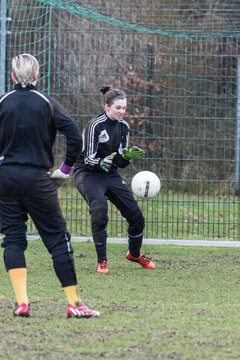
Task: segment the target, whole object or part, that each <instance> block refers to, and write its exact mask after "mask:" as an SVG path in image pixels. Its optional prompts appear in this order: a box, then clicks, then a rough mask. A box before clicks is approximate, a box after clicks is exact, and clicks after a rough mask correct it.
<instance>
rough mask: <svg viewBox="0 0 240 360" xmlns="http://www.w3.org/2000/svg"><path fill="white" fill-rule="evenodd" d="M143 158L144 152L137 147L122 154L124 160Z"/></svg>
mask: <svg viewBox="0 0 240 360" xmlns="http://www.w3.org/2000/svg"><path fill="white" fill-rule="evenodd" d="M144 156H145V152H144V151H143V150H142V149H139V147H137V146H132V147H131V148H130V149H124V150H123V154H122V157H123V158H124V159H125V160H131V159H141V158H144Z"/></svg>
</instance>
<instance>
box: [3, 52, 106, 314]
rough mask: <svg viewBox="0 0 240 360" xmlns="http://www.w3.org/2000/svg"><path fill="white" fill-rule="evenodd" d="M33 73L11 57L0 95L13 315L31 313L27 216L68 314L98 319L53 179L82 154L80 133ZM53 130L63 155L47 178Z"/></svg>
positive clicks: (31, 61) (22, 58)
mask: <svg viewBox="0 0 240 360" xmlns="http://www.w3.org/2000/svg"><path fill="white" fill-rule="evenodd" d="M38 74H39V64H38V61H37V59H36V58H35V57H34V56H32V55H30V54H21V55H18V56H16V57H14V58H13V60H12V80H13V82H14V84H15V85H14V89H13V90H12V91H10V92H8V93H7V94H5V95H3V96H1V97H0V231H1V233H2V234H4V239H3V242H2V247H3V248H4V253H3V255H4V264H5V267H6V270H7V272H8V274H9V277H10V280H11V283H12V287H13V290H14V294H15V298H16V307H15V309H14V312H13V314H14V315H15V316H22V317H26V316H29V315H30V307H29V302H28V296H27V288H26V287H27V266H26V259H25V250H26V249H27V245H28V243H27V237H26V231H27V225H26V223H27V220H28V216H30V217H31V218H32V220H33V222H34V224H35V226H36V228H37V230H38V233H39V235H40V236H41V238H42V240H43V243H44V245H45V247H46V248H47V250H48V252H49V253H50V254H51V257H52V262H53V267H54V270H55V273H56V275H57V277H58V280H59V281H60V284H61V286H62V288H63V290H64V293H65V295H66V300H67V303H68V306H67V316H68V317H76V318H81V317H93V316H99V312H98V311H95V310H92V309H90V308H89V307H88V306H87V305H85V304H84V303H83V302H81V301H80V298H79V294H78V289H77V276H76V272H75V267H74V257H73V248H72V246H71V244H70V234H69V232H68V231H67V228H66V222H65V219H64V218H63V216H62V212H61V209H60V205H59V200H58V195H57V185H56V180H57V179H59V178H60V179H66V178H67V177H68V176H69V173H70V171H71V168H72V165H73V164H74V162H75V160H76V158H77V155H78V154H79V152H80V150H81V145H82V141H81V134H80V132H79V129H78V126H77V124H76V123H75V122H74V121H73V120H72V119H71V117H70V116H69V115H68V114H67V112H66V111H65V110H64V109H63V108H62V107H61V105H60V104H59V103H58V102H57V101H56V100H55V99H53V98H52V97H50V96H48V95H45V94H43V93H41V92H39V91H38V90H37V88H36V84H37V79H38ZM57 131H59V132H60V133H62V135H63V136H64V137H65V138H66V142H67V147H66V156H65V161H64V163H63V164H62V165H61V167H60V169H57V170H55V171H54V173H53V174H52V177H50V175H49V169H50V168H52V167H53V164H54V157H53V149H52V148H53V145H54V142H55V138H56V134H57ZM44 276H47V274H46V275H45V274H44Z"/></svg>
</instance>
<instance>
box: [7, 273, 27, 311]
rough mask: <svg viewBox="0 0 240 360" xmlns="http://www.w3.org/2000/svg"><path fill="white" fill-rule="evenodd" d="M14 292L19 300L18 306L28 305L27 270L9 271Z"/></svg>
mask: <svg viewBox="0 0 240 360" xmlns="http://www.w3.org/2000/svg"><path fill="white" fill-rule="evenodd" d="M8 274H9V277H10V280H11V283H12V287H13V291H14V294H15V297H16V300H17V303H18V305H21V304H22V303H24V304H28V298H27V269H26V268H18V269H10V270H9V271H8Z"/></svg>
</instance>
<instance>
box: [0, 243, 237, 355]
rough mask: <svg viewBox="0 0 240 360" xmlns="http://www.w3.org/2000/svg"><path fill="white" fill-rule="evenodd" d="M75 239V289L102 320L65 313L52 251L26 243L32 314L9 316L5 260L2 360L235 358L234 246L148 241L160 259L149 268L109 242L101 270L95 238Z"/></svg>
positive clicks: (0, 302)
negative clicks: (69, 316)
mask: <svg viewBox="0 0 240 360" xmlns="http://www.w3.org/2000/svg"><path fill="white" fill-rule="evenodd" d="M73 246H74V249H75V258H76V268H77V272H78V278H79V284H80V289H81V296H82V298H83V299H84V300H85V301H86V302H87V303H88V304H89V305H92V306H93V307H94V308H96V309H98V310H100V311H101V313H102V315H101V317H100V318H93V319H67V318H66V304H65V297H64V294H63V291H62V289H61V288H60V286H59V283H58V280H57V279H56V277H55V274H54V272H53V270H52V264H51V260H50V256H49V255H48V253H47V251H46V250H45V248H44V247H43V245H42V243H41V242H40V241H30V242H29V248H28V250H27V252H26V257H27V262H28V268H29V276H28V293H29V298H30V302H31V309H32V312H31V314H32V316H31V317H30V318H26V319H25V318H14V317H13V315H12V309H13V304H14V297H13V293H12V289H11V285H10V283H9V280H8V276H7V274H6V273H5V269H4V267H3V264H2V261H1V266H0V271H1V291H0V313H1V316H0V359H3V360H35V359H52V360H55V359H56V360H63V359H64V360H73V359H74V360H76V359H81V360H90V359H109V360H118V359H132V360H150V359H161V360H170V359H171V360H195V359H196V360H226V359H240V320H239V313H240V302H239V287H240V249H236V248H215V247H214V248H212V247H211V248H208V247H206V248H204V247H181V246H169V245H163V246H159V245H155V246H146V245H145V246H144V247H143V249H144V253H145V254H147V255H148V256H150V257H151V258H152V259H153V260H154V261H155V263H156V265H157V268H156V269H155V270H145V269H142V268H141V267H139V265H138V264H135V263H130V262H128V261H126V260H125V253H126V245H113V244H111V245H110V244H109V245H108V257H109V267H110V273H109V274H108V275H100V274H96V273H95V268H96V256H95V250H94V248H93V244H91V243H73ZM1 252H2V250H1ZM1 254H2V253H1ZM1 254H0V255H1Z"/></svg>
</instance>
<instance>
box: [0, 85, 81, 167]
mask: <svg viewBox="0 0 240 360" xmlns="http://www.w3.org/2000/svg"><path fill="white" fill-rule="evenodd" d="M57 131H59V132H60V133H61V134H63V135H64V136H65V137H66V145H67V148H66V158H65V161H64V163H65V164H66V165H68V166H73V164H74V162H75V160H76V158H77V155H78V154H79V152H80V151H81V146H82V138H81V134H80V131H79V128H78V126H77V124H76V123H75V122H74V121H73V119H71V118H70V117H69V115H68V114H67V112H66V111H65V110H64V109H63V107H62V106H61V105H60V104H59V103H58V101H56V100H55V99H54V98H52V97H50V96H48V95H45V94H43V93H41V92H39V91H37V89H36V87H34V86H33V85H29V86H27V87H25V88H23V87H22V86H21V85H20V84H17V85H15V87H14V90H13V91H10V92H8V93H7V94H5V95H3V96H1V97H0V164H7V165H8V164H20V165H29V166H36V167H41V168H46V169H50V168H52V167H53V165H54V156H53V151H52V147H53V144H54V141H55V139H56V134H57Z"/></svg>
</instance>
